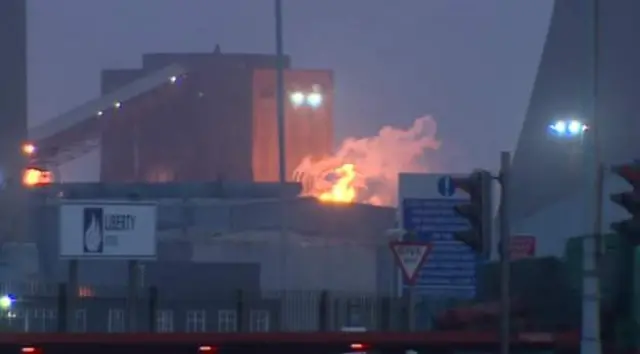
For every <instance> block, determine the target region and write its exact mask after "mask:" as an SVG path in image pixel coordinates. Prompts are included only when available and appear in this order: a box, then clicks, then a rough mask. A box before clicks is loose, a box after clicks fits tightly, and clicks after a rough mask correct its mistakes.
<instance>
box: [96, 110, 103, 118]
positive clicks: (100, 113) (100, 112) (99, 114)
mask: <svg viewBox="0 0 640 354" xmlns="http://www.w3.org/2000/svg"><path fill="white" fill-rule="evenodd" d="M96 114H97V115H98V117H100V116H102V115H103V114H104V112H102V111H98V113H96Z"/></svg>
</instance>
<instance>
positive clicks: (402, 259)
mask: <svg viewBox="0 0 640 354" xmlns="http://www.w3.org/2000/svg"><path fill="white" fill-rule="evenodd" d="M390 247H391V251H392V252H393V255H394V256H395V259H396V263H397V264H398V266H399V267H400V269H401V270H402V273H403V274H404V277H405V279H406V281H407V283H408V284H413V283H415V281H416V277H417V276H418V272H419V270H420V268H422V265H423V264H424V262H425V261H426V260H427V258H428V256H429V252H431V245H430V244H429V243H424V242H410V241H399V242H391V244H390Z"/></svg>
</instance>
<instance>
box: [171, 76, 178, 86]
mask: <svg viewBox="0 0 640 354" xmlns="http://www.w3.org/2000/svg"><path fill="white" fill-rule="evenodd" d="M176 81H178V78H177V77H175V76H172V77H170V78H169V82H171V83H172V84H175V83H176Z"/></svg>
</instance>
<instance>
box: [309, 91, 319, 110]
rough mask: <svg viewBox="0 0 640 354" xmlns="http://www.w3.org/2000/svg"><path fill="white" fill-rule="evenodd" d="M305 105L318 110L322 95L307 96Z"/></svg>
mask: <svg viewBox="0 0 640 354" xmlns="http://www.w3.org/2000/svg"><path fill="white" fill-rule="evenodd" d="M307 104H308V105H309V106H311V107H313V108H318V107H320V105H322V94H321V93H319V92H312V93H310V94H308V95H307Z"/></svg>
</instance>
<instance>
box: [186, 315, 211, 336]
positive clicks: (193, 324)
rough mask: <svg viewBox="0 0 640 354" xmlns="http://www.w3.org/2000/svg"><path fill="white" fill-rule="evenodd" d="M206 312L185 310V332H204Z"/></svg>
mask: <svg viewBox="0 0 640 354" xmlns="http://www.w3.org/2000/svg"><path fill="white" fill-rule="evenodd" d="M206 319H207V314H206V312H205V311H204V310H189V311H187V332H204V331H205V330H206Z"/></svg>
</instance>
